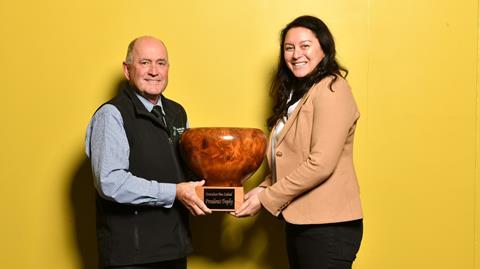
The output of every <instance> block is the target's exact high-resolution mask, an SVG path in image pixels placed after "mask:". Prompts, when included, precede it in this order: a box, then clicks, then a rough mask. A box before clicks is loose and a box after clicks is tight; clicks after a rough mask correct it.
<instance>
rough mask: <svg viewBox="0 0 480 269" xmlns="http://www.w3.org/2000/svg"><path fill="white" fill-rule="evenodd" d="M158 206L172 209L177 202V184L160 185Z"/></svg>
mask: <svg viewBox="0 0 480 269" xmlns="http://www.w3.org/2000/svg"><path fill="white" fill-rule="evenodd" d="M157 186H158V196H157V197H158V201H157V205H158V206H163V207H165V208H171V207H172V206H173V202H175V193H176V191H177V186H176V184H173V183H158V185H157Z"/></svg>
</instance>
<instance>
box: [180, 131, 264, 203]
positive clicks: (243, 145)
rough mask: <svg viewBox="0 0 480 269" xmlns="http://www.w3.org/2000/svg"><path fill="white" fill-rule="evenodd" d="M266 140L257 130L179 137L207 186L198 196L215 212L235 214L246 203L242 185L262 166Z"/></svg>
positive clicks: (191, 133)
mask: <svg viewBox="0 0 480 269" xmlns="http://www.w3.org/2000/svg"><path fill="white" fill-rule="evenodd" d="M265 149H266V138H265V135H264V133H263V132H262V131H261V130H260V129H255V128H190V129H187V130H186V131H185V132H184V133H183V134H182V137H181V138H180V151H181V153H182V156H183V158H184V160H185V162H186V163H187V165H188V166H189V167H190V168H191V169H192V171H193V172H194V173H195V174H196V175H197V176H199V177H201V178H203V179H205V185H204V186H202V187H197V188H196V192H197V195H198V196H199V197H200V199H202V200H203V201H204V202H205V204H206V205H207V207H208V208H210V209H212V210H213V211H235V210H236V209H237V208H238V207H239V206H240V205H241V204H242V203H243V196H244V191H243V183H244V182H245V181H246V180H247V179H248V178H249V177H250V176H251V175H252V174H253V173H254V172H255V171H256V170H257V169H258V168H259V167H260V165H261V164H262V160H263V157H264V154H265Z"/></svg>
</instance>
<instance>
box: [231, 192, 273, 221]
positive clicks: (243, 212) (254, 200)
mask: <svg viewBox="0 0 480 269" xmlns="http://www.w3.org/2000/svg"><path fill="white" fill-rule="evenodd" d="M264 189H265V188H263V187H256V188H254V189H253V190H251V191H249V192H248V193H247V194H245V201H244V202H243V204H242V205H241V206H240V208H239V209H237V210H236V211H235V213H233V215H234V216H236V217H239V218H240V217H250V216H255V215H257V214H258V212H260V209H261V208H262V204H261V203H260V200H259V199H258V194H259V193H261V192H262V191H263V190H264Z"/></svg>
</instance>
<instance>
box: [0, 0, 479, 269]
mask: <svg viewBox="0 0 480 269" xmlns="http://www.w3.org/2000/svg"><path fill="white" fill-rule="evenodd" d="M302 14H313V15H316V16H319V17H321V18H322V19H324V21H325V22H326V23H327V24H328V25H329V26H330V28H331V30H332V32H333V33H334V36H335V37H336V41H337V46H338V52H339V58H340V60H341V62H342V63H343V64H344V65H345V66H347V67H348V68H349V70H350V75H349V77H348V78H349V81H350V84H351V85H352V88H353V90H354V93H355V96H356V97H357V101H358V103H359V106H360V109H361V111H362V117H361V120H360V124H359V129H358V135H357V140H356V148H355V149H356V152H355V157H356V164H357V170H358V174H359V178H360V184H361V188H362V199H363V205H364V211H365V234H364V241H363V245H362V248H361V251H360V253H359V256H358V260H357V263H356V264H355V266H354V267H355V268H356V269H385V268H389V269H396V268H398V269H405V268H436V269H441V268H445V269H452V268H462V269H474V268H477V269H478V268H480V235H479V233H480V232H479V231H480V214H479V213H478V212H479V209H480V181H479V175H480V170H479V168H478V160H479V158H480V154H479V152H480V146H479V145H480V138H479V135H478V134H479V131H480V129H479V128H478V127H477V126H480V112H479V111H480V105H479V104H480V99H479V97H478V93H479V86H478V85H477V81H478V79H480V72H479V71H478V68H477V67H478V64H479V58H478V40H479V37H478V36H479V35H478V32H479V31H478V30H479V15H478V1H467V0H458V1H442V0H440V1H438V0H420V1H418V0H415V1H413V0H406V1H379V0H348V1H347V0H337V1H327V0H321V1H319V0H296V1H289V0H281V1H280V0H277V1H274V0H270V1H267V0H242V1H223V0H204V1H198V0H197V1H185V0H184V1H181V0H180V1H173V0H171V1H169V0H163V1H158V0H157V1H154V0H138V1H125V0H120V1H119V0H105V1H92V0H84V1H54V0H47V1H25V0H18V1H1V2H0V36H1V39H2V42H0V59H1V60H0V61H1V63H2V64H1V65H0V78H1V83H2V86H1V87H2V89H1V90H0V98H1V100H2V101H3V102H2V106H0V122H1V124H2V128H1V130H2V131H1V132H0V141H2V147H1V154H0V158H1V159H0V163H1V169H0V178H1V180H2V181H1V182H2V184H3V186H2V187H1V188H0V189H1V190H0V197H1V198H0V199H1V201H0V204H1V207H0V209H1V212H2V218H1V223H0V238H1V242H2V243H1V244H0V267H2V268H49V269H55V268H59V269H60V268H62V269H65V268H94V267H95V259H96V256H95V255H96V253H95V249H94V248H95V239H94V235H93V232H94V228H93V225H94V222H93V216H94V215H93V213H92V212H93V211H92V206H93V203H92V200H91V199H92V197H93V196H92V191H93V190H92V187H91V180H92V179H91V176H90V175H89V168H88V165H87V163H86V160H85V157H84V153H83V139H84V131H85V127H86V125H87V123H88V121H89V119H90V116H91V115H92V113H93V112H94V110H95V109H96V108H97V107H98V106H99V105H100V104H102V102H104V101H106V100H107V99H108V98H109V97H111V96H112V95H113V94H114V92H115V89H116V86H117V84H118V82H119V80H120V79H121V69H120V68H121V61H122V59H123V57H124V54H125V49H126V46H127V44H128V42H129V41H130V40H131V39H132V38H134V37H136V36H139V35H143V34H151V35H155V36H158V37H160V38H162V39H163V40H164V41H165V43H166V44H167V46H168V48H169V53H170V59H171V70H170V78H171V79H170V84H169V86H168V89H167V92H166V94H167V95H168V96H169V97H171V98H173V99H176V100H178V101H180V102H181V103H182V104H184V106H185V107H186V109H187V112H188V113H189V117H190V123H191V126H193V127H198V126H245V127H259V128H263V129H265V128H264V119H265V118H266V116H267V115H268V106H269V98H268V93H267V88H268V83H269V78H270V76H271V74H272V70H273V67H274V65H275V62H276V57H277V45H278V33H279V31H280V29H281V28H282V27H283V26H284V25H285V24H286V23H287V22H289V21H290V20H292V19H293V18H295V17H296V16H298V15H302ZM263 173H264V169H261V170H260V171H259V172H258V173H257V174H256V176H255V177H254V178H253V179H251V180H250V181H249V187H251V186H252V185H254V184H255V183H256V182H258V180H259V179H260V178H261V175H262V174H263ZM193 222H194V223H193V225H194V240H195V244H196V247H197V250H198V252H197V254H196V255H194V256H192V257H191V259H190V268H192V269H200V268H280V269H281V268H286V266H285V265H284V263H285V251H284V249H283V239H282V236H283V233H282V226H281V224H280V223H279V222H277V221H275V220H274V219H273V218H271V217H270V216H269V215H267V214H261V215H260V216H258V217H257V218H251V219H244V220H237V219H234V218H232V217H229V216H224V215H221V214H215V215H214V216H210V217H207V218H202V219H194V221H193Z"/></svg>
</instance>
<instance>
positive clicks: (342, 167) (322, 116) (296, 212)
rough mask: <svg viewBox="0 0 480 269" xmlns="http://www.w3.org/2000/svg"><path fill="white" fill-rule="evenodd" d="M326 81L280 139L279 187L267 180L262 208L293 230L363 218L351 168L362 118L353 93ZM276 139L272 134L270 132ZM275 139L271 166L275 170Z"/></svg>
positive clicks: (306, 98) (302, 103)
mask: <svg viewBox="0 0 480 269" xmlns="http://www.w3.org/2000/svg"><path fill="white" fill-rule="evenodd" d="M331 80H332V77H327V78H325V79H323V80H322V81H320V82H319V83H317V84H316V85H315V86H314V87H312V88H311V89H310V90H309V91H308V93H307V94H306V95H305V96H304V97H303V98H302V99H301V100H300V102H299V104H298V106H297V107H296V109H295V110H294V111H293V113H292V114H291V115H290V117H289V118H288V120H287V122H286V123H285V127H284V128H283V130H282V131H281V132H280V134H279V135H278V136H277V142H276V147H275V150H274V154H275V156H276V158H275V160H276V172H277V173H276V175H277V181H276V183H274V184H273V185H272V180H271V176H268V177H267V178H266V179H265V181H264V182H262V184H261V185H263V186H267V188H266V189H265V190H264V191H263V192H261V193H260V194H259V199H260V202H261V203H262V205H263V207H265V208H266V209H267V210H268V211H269V212H270V213H272V214H273V215H274V216H278V215H279V214H280V213H282V215H283V217H284V218H285V220H286V221H287V222H289V223H293V224H321V223H333V222H341V221H349V220H356V219H360V218H362V209H361V205H360V197H359V187H358V183H357V178H356V175H355V169H354V166H353V158H352V148H353V136H354V134H355V126H356V122H357V119H358V117H359V116H360V114H359V112H358V109H357V105H356V104H355V100H354V98H353V95H352V92H351V90H350V87H349V86H348V84H347V82H346V81H345V79H343V78H341V77H338V79H337V81H336V82H335V83H334V84H333V85H332V88H333V91H331V90H330V89H329V87H328V85H329V84H330V82H331ZM272 133H273V132H272ZM271 139H272V134H270V140H269V145H268V147H267V160H268V163H269V165H271V153H272V149H271Z"/></svg>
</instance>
